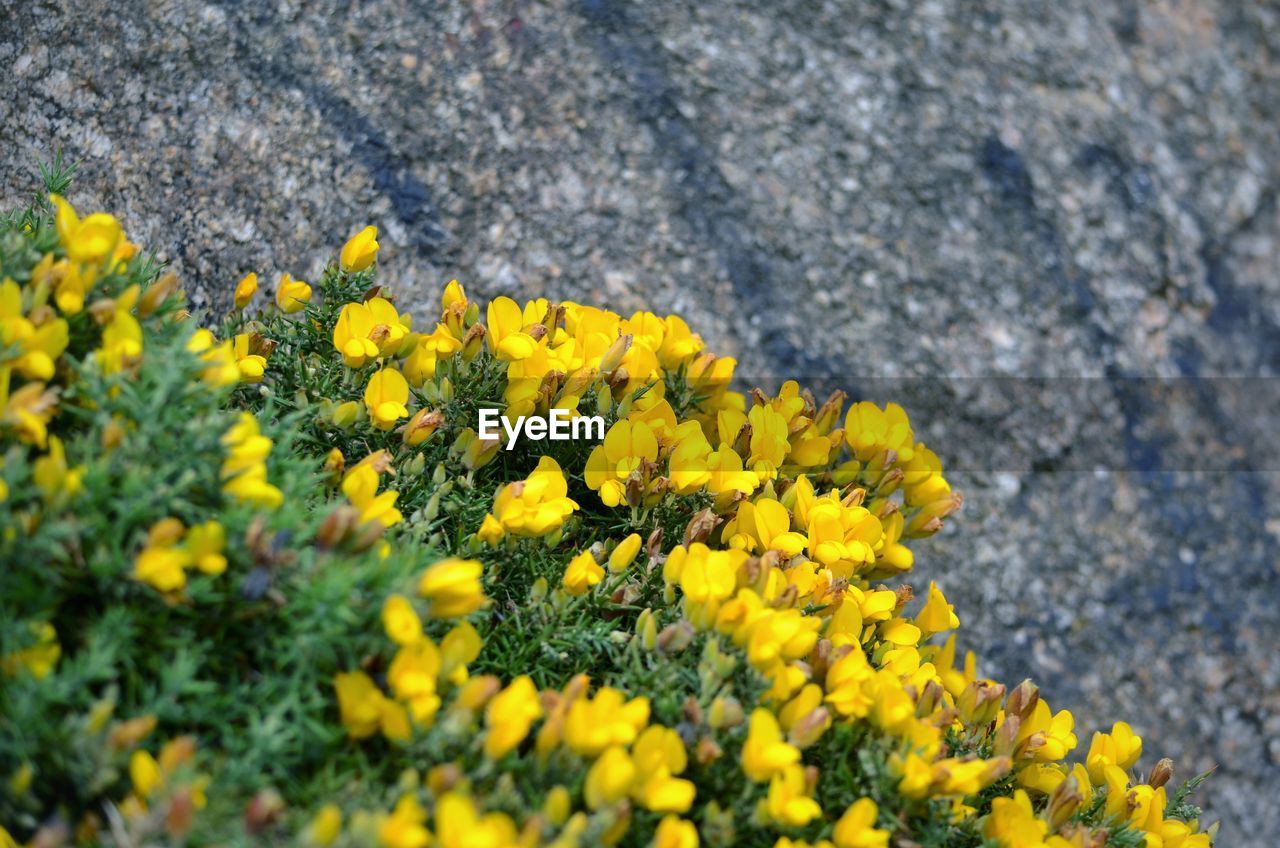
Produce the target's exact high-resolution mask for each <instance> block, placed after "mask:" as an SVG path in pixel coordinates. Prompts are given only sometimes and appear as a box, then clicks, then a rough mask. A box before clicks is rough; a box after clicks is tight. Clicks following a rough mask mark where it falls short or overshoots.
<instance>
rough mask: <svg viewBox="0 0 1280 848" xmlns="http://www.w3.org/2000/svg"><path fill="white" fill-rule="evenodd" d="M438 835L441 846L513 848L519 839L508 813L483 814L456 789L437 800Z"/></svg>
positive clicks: (453, 847) (452, 847)
mask: <svg viewBox="0 0 1280 848" xmlns="http://www.w3.org/2000/svg"><path fill="white" fill-rule="evenodd" d="M436 838H438V839H439V840H440V848H514V846H515V845H516V844H517V843H518V841H519V840H518V839H517V833H516V826H515V823H514V822H512V821H511V818H510V817H509V816H507V815H506V814H505V813H497V812H494V813H486V814H485V815H483V816H482V815H480V814H479V813H478V812H477V811H476V807H475V804H474V802H472V800H471V799H470V798H468V797H467V796H465V795H461V794H459V793H457V792H446V793H445V794H444V795H442V796H441V797H440V800H439V801H438V802H436Z"/></svg>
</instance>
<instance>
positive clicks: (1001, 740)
mask: <svg viewBox="0 0 1280 848" xmlns="http://www.w3.org/2000/svg"><path fill="white" fill-rule="evenodd" d="M1021 729H1022V719H1021V718H1019V717H1018V716H1016V715H1012V714H1010V715H1006V716H1005V718H1004V723H1003V724H1001V725H1000V728H999V729H998V730H997V731H996V735H995V737H994V738H993V739H992V740H991V753H993V754H995V755H996V756H1000V757H1011V756H1013V752H1014V749H1016V748H1017V746H1018V731H1019V730H1021Z"/></svg>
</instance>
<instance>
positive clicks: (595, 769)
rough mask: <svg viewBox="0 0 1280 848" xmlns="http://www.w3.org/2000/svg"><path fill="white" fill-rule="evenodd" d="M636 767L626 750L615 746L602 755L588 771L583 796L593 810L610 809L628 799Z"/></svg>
mask: <svg viewBox="0 0 1280 848" xmlns="http://www.w3.org/2000/svg"><path fill="white" fill-rule="evenodd" d="M635 774H636V767H635V763H633V762H632V761H631V757H630V756H628V754H627V752H626V750H624V749H623V748H622V747H620V746H614V747H612V748H609V749H607V750H606V751H605V752H604V753H602V754H601V755H600V756H599V757H598V758H597V759H596V761H595V762H594V763H593V764H592V766H591V768H590V770H588V771H587V780H586V783H585V785H584V786H583V790H582V792H583V796H584V797H585V798H586V801H587V806H588V807H590V808H591V809H593V810H599V809H601V808H602V807H610V806H613V805H614V804H616V803H618V802H619V801H621V800H622V799H623V798H625V797H627V791H628V790H629V789H630V787H631V782H632V781H633V780H634V779H635Z"/></svg>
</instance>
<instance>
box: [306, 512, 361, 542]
mask: <svg viewBox="0 0 1280 848" xmlns="http://www.w3.org/2000/svg"><path fill="white" fill-rule="evenodd" d="M359 521H360V511H359V510H357V509H356V508H355V507H353V506H349V505H344V506H340V507H338V508H337V509H335V510H334V511H333V512H331V513H329V514H328V515H326V516H325V518H324V521H322V522H320V529H319V530H317V531H316V544H317V545H319V546H320V547H321V548H323V549H325V550H329V549H332V548H336V547H338V546H339V545H341V544H342V542H343V540H344V539H346V538H347V536H348V534H350V533H351V532H352V531H353V530H355V528H356V524H357V523H359Z"/></svg>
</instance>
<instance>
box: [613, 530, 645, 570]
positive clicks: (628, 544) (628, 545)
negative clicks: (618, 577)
mask: <svg viewBox="0 0 1280 848" xmlns="http://www.w3.org/2000/svg"><path fill="white" fill-rule="evenodd" d="M638 553H640V534H639V533H632V534H631V535H630V536H628V537H627V538H625V539H623V540H622V541H621V542H619V543H618V546H617V547H616V548H614V549H613V552H612V553H611V554H609V570H610V571H612V572H613V573H614V574H619V573H621V572H623V571H626V570H627V568H628V567H630V565H631V563H633V562H635V559H636V554H638Z"/></svg>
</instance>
